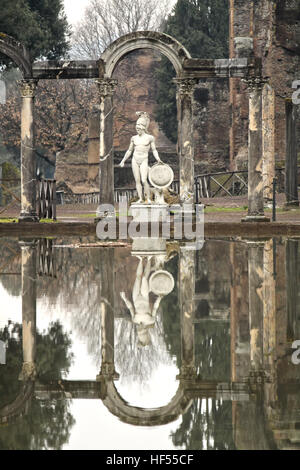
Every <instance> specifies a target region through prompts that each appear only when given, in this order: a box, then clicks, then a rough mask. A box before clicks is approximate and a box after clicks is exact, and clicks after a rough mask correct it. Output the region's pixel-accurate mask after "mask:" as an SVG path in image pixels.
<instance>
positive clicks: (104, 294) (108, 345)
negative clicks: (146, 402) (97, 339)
mask: <svg viewBox="0 0 300 470" xmlns="http://www.w3.org/2000/svg"><path fill="white" fill-rule="evenodd" d="M100 315H101V371H100V374H99V375H98V376H97V380H98V381H100V380H102V379H117V378H118V374H117V373H116V371H115V362H114V360H115V359H114V320H115V312H114V249H113V248H106V249H104V250H102V252H101V262H100Z"/></svg>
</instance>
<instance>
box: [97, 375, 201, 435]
mask: <svg viewBox="0 0 300 470" xmlns="http://www.w3.org/2000/svg"><path fill="white" fill-rule="evenodd" d="M106 387H107V389H106V392H107V394H106V397H105V398H104V399H103V403H104V405H105V406H106V408H107V409H108V410H109V411H110V413H112V414H113V415H115V416H117V417H118V418H119V419H120V420H121V421H122V422H124V423H127V424H132V425H135V426H158V425H163V424H167V423H171V422H172V421H175V420H176V419H177V418H178V417H179V416H180V415H181V414H183V413H185V412H186V411H187V409H188V408H189V406H190V405H191V403H192V400H191V399H190V398H189V396H188V394H187V393H186V390H185V389H184V387H182V386H179V388H178V390H177V392H176V394H175V395H174V397H173V398H172V400H171V401H170V402H169V403H168V404H167V405H165V406H162V407H160V408H155V409H143V408H139V407H136V406H131V405H129V404H128V403H127V402H126V401H125V400H124V399H123V398H122V397H121V396H120V395H119V393H118V391H117V389H116V387H115V384H114V382H113V381H111V380H110V381H108V382H107V383H106Z"/></svg>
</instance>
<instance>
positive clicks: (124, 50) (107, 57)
mask: <svg viewBox="0 0 300 470" xmlns="http://www.w3.org/2000/svg"><path fill="white" fill-rule="evenodd" d="M138 49H152V50H156V51H159V52H161V53H162V54H163V55H164V56H166V57H167V58H168V59H169V60H170V62H171V63H172V64H173V67H174V69H175V71H176V75H177V76H180V75H181V73H182V70H183V63H184V60H185V59H190V58H191V56H190V54H189V52H188V51H187V50H186V49H185V47H184V46H183V45H182V44H180V42H178V41H177V40H176V39H174V38H173V37H172V36H169V35H167V34H164V33H158V32H155V31H136V32H134V33H129V34H126V35H125V36H122V37H120V38H119V39H117V40H116V41H114V42H113V43H112V44H110V45H109V46H108V47H107V49H106V50H105V51H104V52H103V54H102V55H101V57H100V58H101V59H102V60H103V61H104V62H105V72H106V76H107V77H108V78H111V77H112V74H113V72H114V70H115V68H116V66H117V64H118V62H119V61H120V60H121V59H122V57H124V56H125V55H126V54H128V53H130V52H132V51H135V50H138Z"/></svg>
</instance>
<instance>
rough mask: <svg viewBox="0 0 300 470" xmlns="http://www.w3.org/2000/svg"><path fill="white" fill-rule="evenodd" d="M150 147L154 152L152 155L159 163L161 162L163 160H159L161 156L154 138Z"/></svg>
mask: <svg viewBox="0 0 300 470" xmlns="http://www.w3.org/2000/svg"><path fill="white" fill-rule="evenodd" d="M150 147H151V150H152V153H153V156H154V158H155V159H156V160H157V161H158V162H161V159H160V158H159V155H158V151H157V150H156V146H155V139H154V137H153V136H152V138H151V143H150Z"/></svg>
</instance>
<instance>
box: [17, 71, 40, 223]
mask: <svg viewBox="0 0 300 470" xmlns="http://www.w3.org/2000/svg"><path fill="white" fill-rule="evenodd" d="M18 84H19V89H20V93H21V97H22V106H21V213H20V216H19V221H20V222H38V216H37V213H36V157H35V151H34V112H33V111H34V94H35V89H36V86H37V80H32V79H26V80H20V81H19V82H18Z"/></svg>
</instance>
